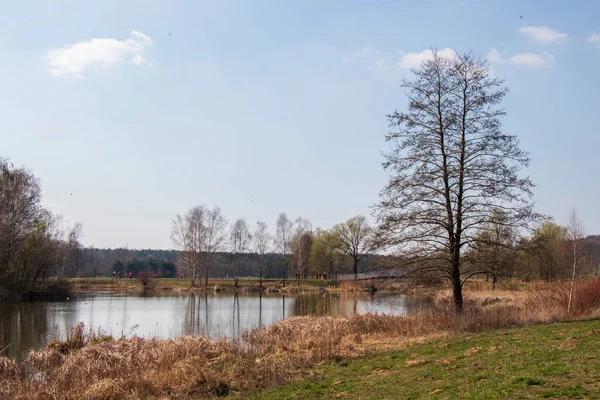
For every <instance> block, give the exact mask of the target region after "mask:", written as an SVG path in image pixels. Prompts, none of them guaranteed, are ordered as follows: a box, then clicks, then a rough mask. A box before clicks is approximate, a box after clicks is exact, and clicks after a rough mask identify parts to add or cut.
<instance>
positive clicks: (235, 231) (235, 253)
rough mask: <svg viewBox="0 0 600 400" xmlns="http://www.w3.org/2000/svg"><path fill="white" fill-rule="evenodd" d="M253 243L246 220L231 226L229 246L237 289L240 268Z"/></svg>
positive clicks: (241, 219) (238, 221)
mask: <svg viewBox="0 0 600 400" xmlns="http://www.w3.org/2000/svg"><path fill="white" fill-rule="evenodd" d="M251 243H252V234H251V233H250V229H249V228H248V223H247V222H246V220H245V219H243V218H240V219H238V220H236V221H235V222H234V223H233V225H231V231H230V233H229V245H230V247H231V250H230V251H231V256H232V261H233V279H234V282H235V287H237V286H238V279H239V274H240V268H241V266H242V264H243V263H244V261H245V260H246V258H247V257H248V251H249V250H250V245H251Z"/></svg>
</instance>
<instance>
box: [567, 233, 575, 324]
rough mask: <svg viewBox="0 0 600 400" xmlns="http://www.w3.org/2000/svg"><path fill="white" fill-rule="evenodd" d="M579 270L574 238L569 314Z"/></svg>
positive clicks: (569, 313) (568, 313)
mask: <svg viewBox="0 0 600 400" xmlns="http://www.w3.org/2000/svg"><path fill="white" fill-rule="evenodd" d="M576 272H577V240H576V239H574V240H573V275H572V276H571V290H570V291H569V305H568V306H567V315H571V306H572V304H573V292H574V291H575V273H576Z"/></svg>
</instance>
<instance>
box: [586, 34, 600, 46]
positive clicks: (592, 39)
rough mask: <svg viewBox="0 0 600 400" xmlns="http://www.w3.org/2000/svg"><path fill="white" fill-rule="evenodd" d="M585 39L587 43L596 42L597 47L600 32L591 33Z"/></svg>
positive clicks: (599, 44) (599, 42) (599, 41)
mask: <svg viewBox="0 0 600 400" xmlns="http://www.w3.org/2000/svg"><path fill="white" fill-rule="evenodd" d="M587 41H588V42H589V43H597V44H598V47H600V33H592V34H591V35H590V36H589V37H588V38H587Z"/></svg>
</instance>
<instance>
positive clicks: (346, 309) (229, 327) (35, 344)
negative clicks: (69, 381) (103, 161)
mask: <svg viewBox="0 0 600 400" xmlns="http://www.w3.org/2000/svg"><path fill="white" fill-rule="evenodd" d="M429 307H430V305H429V303H427V302H424V301H423V300H422V299H415V298H408V297H403V296H388V297H383V296H379V295H375V296H372V295H356V294H346V293H343V294H329V293H328V294H325V295H317V294H311V295H292V296H285V295H266V294H263V293H260V294H238V293H193V294H189V295H151V296H140V295H124V294H95V295H87V296H79V297H77V298H71V299H70V300H68V301H58V302H36V303H7V302H2V303H0V350H2V352H1V354H2V355H9V356H10V357H13V358H22V357H24V356H25V355H26V353H27V351H28V350H29V349H38V348H42V347H44V346H45V345H46V344H47V343H48V342H49V341H50V340H52V339H56V338H61V339H62V338H64V337H65V336H66V332H67V331H68V329H69V328H71V327H73V326H74V325H76V324H77V323H79V322H83V323H85V325H86V326H87V327H92V328H93V329H101V330H102V331H104V332H106V333H108V334H111V335H113V336H120V335H125V336H131V335H138V336H145V337H149V336H158V337H163V338H166V337H176V336H179V335H184V334H201V335H208V336H211V337H213V338H219V337H224V336H227V337H230V338H233V339H239V338H240V336H241V335H242V334H243V332H244V331H245V330H246V329H248V328H254V327H260V326H266V325H269V324H272V323H274V322H277V321H279V320H282V319H285V318H289V317H292V316H296V315H333V316H335V315H342V314H348V313H368V312H378V313H386V314H394V315H404V314H409V313H414V312H416V311H419V310H421V309H423V308H429Z"/></svg>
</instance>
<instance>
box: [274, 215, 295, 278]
mask: <svg viewBox="0 0 600 400" xmlns="http://www.w3.org/2000/svg"><path fill="white" fill-rule="evenodd" d="M293 226H294V224H293V222H292V221H290V219H289V218H288V217H287V215H286V214H285V213H281V214H279V217H278V218H277V231H276V233H275V247H276V248H277V251H278V252H279V254H281V256H282V258H283V287H285V279H286V277H287V268H288V262H289V260H288V256H289V254H290V239H291V236H292V229H293Z"/></svg>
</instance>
